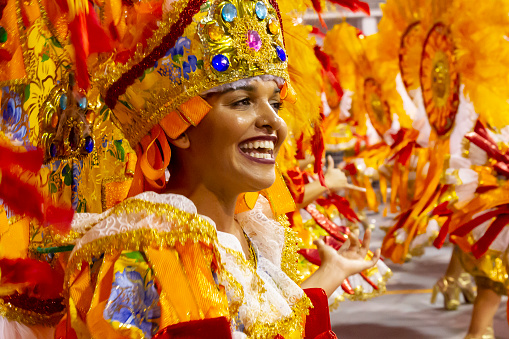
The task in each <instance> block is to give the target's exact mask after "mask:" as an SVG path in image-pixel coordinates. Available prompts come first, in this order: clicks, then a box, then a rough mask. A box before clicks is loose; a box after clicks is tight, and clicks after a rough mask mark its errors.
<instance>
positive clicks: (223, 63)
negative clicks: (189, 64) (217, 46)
mask: <svg viewBox="0 0 509 339" xmlns="http://www.w3.org/2000/svg"><path fill="white" fill-rule="evenodd" d="M212 67H214V69H215V70H216V71H218V72H224V71H226V70H227V69H228V68H229V67H230V60H228V58H227V57H226V56H224V55H222V54H218V55H215V56H214V57H213V58H212Z"/></svg>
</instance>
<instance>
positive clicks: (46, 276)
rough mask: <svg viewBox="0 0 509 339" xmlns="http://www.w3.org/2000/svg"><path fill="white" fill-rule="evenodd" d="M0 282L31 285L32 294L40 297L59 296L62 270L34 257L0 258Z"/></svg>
mask: <svg viewBox="0 0 509 339" xmlns="http://www.w3.org/2000/svg"><path fill="white" fill-rule="evenodd" d="M0 270H1V272H2V273H1V274H2V277H1V279H0V284H2V285H3V284H12V285H23V286H24V287H31V290H32V291H33V293H32V294H34V295H36V296H37V297H39V298H41V299H53V298H58V297H60V293H61V292H62V289H63V284H64V274H63V271H62V270H60V271H58V270H54V269H52V268H51V266H50V265H49V264H48V263H47V262H45V261H38V260H35V259H5V258H4V259H0Z"/></svg>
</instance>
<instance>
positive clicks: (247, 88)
mask: <svg viewBox="0 0 509 339" xmlns="http://www.w3.org/2000/svg"><path fill="white" fill-rule="evenodd" d="M233 91H246V92H254V91H255V87H254V86H253V85H245V86H241V87H233V88H228V89H227V90H226V91H225V93H228V92H233Z"/></svg>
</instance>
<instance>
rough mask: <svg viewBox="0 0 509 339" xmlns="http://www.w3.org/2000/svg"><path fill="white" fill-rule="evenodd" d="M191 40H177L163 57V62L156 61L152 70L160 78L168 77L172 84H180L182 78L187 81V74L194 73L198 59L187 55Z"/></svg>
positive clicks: (181, 38) (183, 38) (182, 38)
mask: <svg viewBox="0 0 509 339" xmlns="http://www.w3.org/2000/svg"><path fill="white" fill-rule="evenodd" d="M190 49H191V40H189V39H188V38H186V37H180V38H178V39H177V42H176V43H175V46H174V47H172V48H170V49H169V50H168V51H167V52H166V54H165V55H164V57H163V61H161V62H159V61H156V62H155V64H154V68H155V69H156V70H157V73H159V74H160V75H161V76H164V77H168V78H169V79H170V80H171V81H172V82H173V83H176V84H179V85H180V84H181V83H182V79H181V78H182V77H184V79H186V80H189V74H190V73H192V72H196V69H197V68H198V58H197V57H196V56H195V55H192V54H188V53H189V50H190Z"/></svg>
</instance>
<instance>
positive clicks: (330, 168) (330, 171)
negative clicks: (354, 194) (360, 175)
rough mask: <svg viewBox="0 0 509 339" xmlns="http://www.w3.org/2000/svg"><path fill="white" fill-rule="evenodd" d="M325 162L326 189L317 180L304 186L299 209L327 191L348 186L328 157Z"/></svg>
mask: <svg viewBox="0 0 509 339" xmlns="http://www.w3.org/2000/svg"><path fill="white" fill-rule="evenodd" d="M327 162H328V164H327V171H326V172H325V184H326V185H327V187H324V186H322V185H321V184H320V182H319V181H318V180H316V181H313V182H310V183H309V184H306V186H305V190H304V198H303V199H302V202H301V203H300V204H298V206H297V207H298V208H299V209H300V208H304V207H306V206H307V205H309V204H310V203H312V202H313V201H315V200H316V199H318V198H319V197H320V196H321V195H322V194H323V193H325V192H326V191H328V190H329V189H330V190H332V191H336V190H338V189H341V188H343V187H345V186H346V185H347V184H348V181H347V179H346V176H345V174H344V173H343V171H341V170H340V169H339V168H336V167H335V166H334V160H333V159H332V157H331V156H330V155H329V156H328V157H327Z"/></svg>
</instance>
